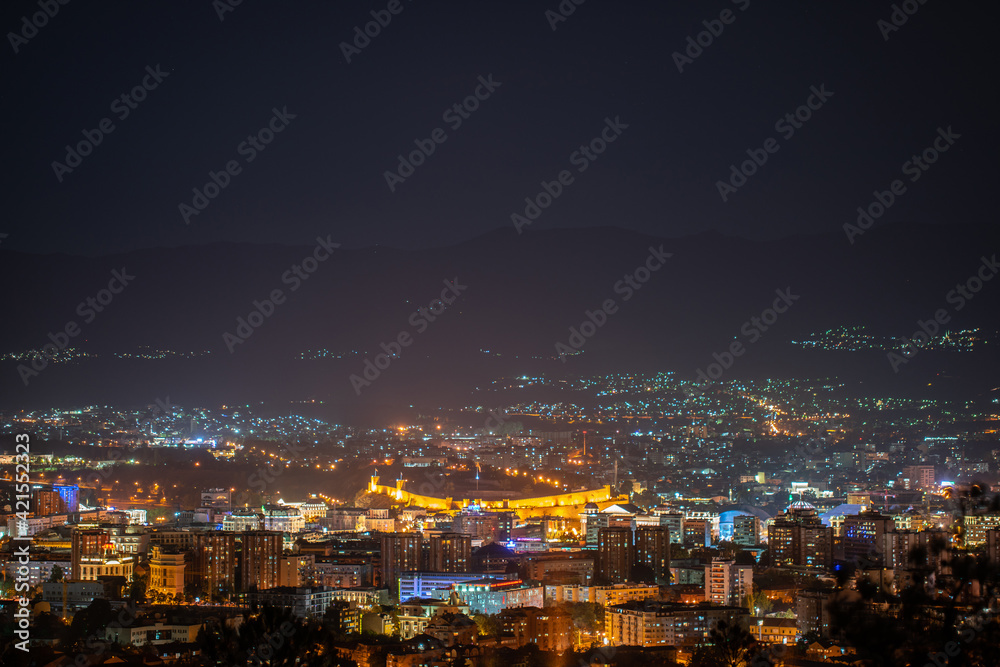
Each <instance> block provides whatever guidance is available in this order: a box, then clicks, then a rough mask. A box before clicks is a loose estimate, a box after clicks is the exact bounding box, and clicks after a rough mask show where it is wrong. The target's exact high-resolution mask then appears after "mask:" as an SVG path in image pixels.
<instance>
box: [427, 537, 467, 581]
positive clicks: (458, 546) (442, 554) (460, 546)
mask: <svg viewBox="0 0 1000 667" xmlns="http://www.w3.org/2000/svg"><path fill="white" fill-rule="evenodd" d="M471 555H472V538H471V537H470V536H468V535H463V534H461V533H442V534H440V535H433V536H432V537H431V539H430V553H429V555H428V568H427V569H428V570H430V571H431V572H468V571H469V568H470V562H469V561H470V558H471Z"/></svg>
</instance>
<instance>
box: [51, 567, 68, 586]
mask: <svg viewBox="0 0 1000 667" xmlns="http://www.w3.org/2000/svg"><path fill="white" fill-rule="evenodd" d="M65 576H66V575H65V574H64V573H63V569H62V568H61V567H59V566H58V565H54V566H53V567H52V574H50V575H49V581H48V583H50V584H55V583H58V582H60V581H62V580H63V578H64V577H65Z"/></svg>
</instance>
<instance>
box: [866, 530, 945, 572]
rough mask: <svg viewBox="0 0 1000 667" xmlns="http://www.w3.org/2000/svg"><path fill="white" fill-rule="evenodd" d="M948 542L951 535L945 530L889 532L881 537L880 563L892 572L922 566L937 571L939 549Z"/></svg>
mask: <svg viewBox="0 0 1000 667" xmlns="http://www.w3.org/2000/svg"><path fill="white" fill-rule="evenodd" d="M950 542H951V535H950V534H949V533H948V532H947V531H945V530H925V531H919V532H918V531H913V530H889V531H886V532H885V533H884V534H883V535H882V562H883V564H884V565H885V567H887V568H890V569H893V570H908V569H911V568H915V567H924V566H927V567H931V568H934V569H935V570H937V569H938V568H939V567H940V565H941V549H943V548H944V547H946V546H948V545H949V544H950ZM914 557H916V558H917V559H918V560H916V561H915V560H914Z"/></svg>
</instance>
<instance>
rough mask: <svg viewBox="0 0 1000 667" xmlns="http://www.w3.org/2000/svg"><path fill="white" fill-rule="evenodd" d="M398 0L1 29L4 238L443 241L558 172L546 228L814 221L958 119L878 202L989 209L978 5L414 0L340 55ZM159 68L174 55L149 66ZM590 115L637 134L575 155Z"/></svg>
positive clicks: (912, 213)
mask: <svg viewBox="0 0 1000 667" xmlns="http://www.w3.org/2000/svg"><path fill="white" fill-rule="evenodd" d="M52 2H55V0H52ZM388 4H389V3H387V2H371V3H368V2H318V1H317V2H282V3H276V2H271V3H264V2H260V1H258V0H244V1H243V2H242V3H241V4H239V5H237V6H235V7H233V8H231V9H232V11H225V12H222V15H223V18H222V20H220V11H221V10H220V9H219V7H221V6H224V0H220V2H216V3H214V4H213V3H212V2H211V1H210V0H198V1H189V2H184V3H177V2H141V3H139V2H101V3H85V2H82V1H79V0H77V1H75V2H70V3H69V4H66V5H59V6H58V13H57V14H56V15H55V16H54V17H52V18H50V19H48V21H47V25H44V26H43V27H41V28H40V29H38V30H37V34H35V35H34V36H33V37H31V38H30V39H28V40H27V41H26V42H24V41H22V40H20V39H16V38H15V40H14V41H16V42H17V51H18V52H17V53H14V47H13V46H12V44H11V40H12V38H11V35H10V34H7V36H6V39H5V44H4V46H3V51H4V55H3V56H2V62H3V64H2V70H0V71H2V77H3V87H2V91H3V104H2V114H3V120H4V127H5V130H6V131H5V137H6V139H5V142H4V160H3V161H2V165H3V166H2V169H3V183H4V191H5V193H6V197H5V207H4V208H5V215H4V216H3V217H4V222H3V224H2V228H0V232H3V233H5V234H7V237H6V238H4V239H3V245H4V247H5V249H16V250H21V251H28V252H64V253H75V254H81V253H82V254H92V255H96V254H105V253H109V252H118V251H124V250H130V249H136V248H146V247H157V246H179V245H189V244H204V243H211V242H218V241H239V242H253V243H282V244H309V243H312V242H313V239H315V237H316V235H317V234H323V235H327V234H332V235H333V238H334V240H336V241H339V242H341V243H342V244H344V246H345V247H364V246H370V245H374V244H380V245H388V246H393V247H398V248H408V249H413V248H429V247H437V246H443V245H452V244H454V243H457V242H460V241H462V240H466V239H469V238H473V237H476V236H479V235H482V234H484V233H486V232H489V231H490V230H494V229H497V228H503V227H507V228H510V227H511V226H512V223H511V214H512V213H521V214H523V212H524V208H525V202H524V199H525V197H529V196H530V197H534V196H535V195H536V194H537V193H538V192H539V191H540V190H541V185H540V182H541V181H542V180H545V181H553V180H555V179H557V177H558V174H559V172H560V171H562V170H570V171H571V172H572V174H573V176H574V179H573V182H572V184H570V185H568V186H566V187H565V189H564V191H563V193H562V195H561V196H560V197H559V198H558V199H557V201H555V202H554V203H553V204H552V205H551V206H550V207H549V208H548V209H547V210H545V211H544V212H543V214H542V215H541V216H540V217H539V218H538V220H537V221H536V222H534V223H533V225H532V227H533V228H535V229H549V228H563V227H565V228H574V227H591V226H618V227H623V228H627V229H633V230H637V231H640V232H644V233H650V234H655V235H660V236H668V237H670V236H681V235H687V234H692V233H699V232H704V231H709V230H718V231H721V232H723V233H726V234H731V235H741V236H747V237H751V238H765V239H767V238H777V237H783V236H789V235H795V234H819V233H830V232H836V231H838V230H839V229H840V227H841V226H842V225H843V224H844V223H845V222H851V221H852V220H854V218H855V217H856V214H854V211H855V210H856V208H857V207H858V206H860V205H867V204H868V203H870V202H871V201H872V199H873V196H872V192H873V190H875V189H879V190H885V189H887V188H888V187H889V185H890V183H891V181H892V180H894V179H896V178H907V177H906V176H902V167H903V163H904V162H906V161H907V160H908V159H910V157H911V156H912V155H913V154H915V153H919V152H921V151H923V150H924V149H925V148H926V147H928V146H930V145H932V142H933V141H934V139H935V138H936V137H937V136H938V128H939V127H941V128H945V129H947V128H948V127H949V126H950V127H951V128H952V131H953V132H954V133H955V134H958V135H960V137H961V138H960V139H957V140H955V143H954V146H953V147H951V148H950V150H949V151H948V152H947V153H944V154H942V155H941V156H940V159H939V160H938V161H937V162H936V163H935V164H934V165H932V166H931V167H930V168H929V170H928V171H927V172H926V173H922V174H921V178H920V179H919V180H918V181H916V182H912V183H910V182H909V181H907V185H908V187H907V191H906V193H905V194H904V195H902V196H901V197H899V198H898V201H896V202H895V204H894V205H893V206H892V207H891V209H890V211H889V213H888V215H886V216H885V218H884V219H883V220H882V222H884V221H899V220H903V221H913V222H926V223H939V224H946V225H947V224H959V223H966V222H969V223H982V222H986V221H989V220H992V219H993V215H992V209H993V204H994V194H993V185H994V183H995V180H996V176H997V165H996V160H997V157H996V156H997V153H996V146H997V124H996V121H995V115H996V106H997V105H996V101H997V96H996V76H995V73H996V65H997V62H998V58H997V53H996V46H995V44H996V32H995V31H996V26H997V25H998V22H997V18H998V17H997V14H996V11H997V10H996V8H995V6H993V5H990V6H989V8H988V9H987V7H986V6H985V5H983V4H976V3H965V2H950V3H945V2H928V3H926V4H923V5H920V4H918V3H917V2H916V1H913V2H912V3H904V4H906V5H907V8H909V9H911V10H912V9H913V8H917V10H916V12H915V13H914V14H913V15H912V16H907V20H906V22H905V24H903V25H901V26H900V27H899V29H898V30H892V31H889V30H888V29H887V28H883V29H880V27H879V25H878V22H879V21H880V20H883V21H889V20H890V17H891V14H892V13H893V6H892V5H891V3H888V2H886V3H883V2H836V3H834V2H824V3H817V2H809V3H790V2H785V3H764V2H760V1H759V0H750V1H749V2H748V1H747V0H739V2H730V1H728V0H717V1H716V2H699V3H658V2H657V3H654V2H602V1H600V0H590V1H589V2H584V3H583V4H581V5H579V6H577V5H575V4H573V3H572V2H570V0H566V1H565V2H563V3H562V6H563V7H564V8H568V7H573V8H575V9H574V11H573V13H572V14H571V15H569V16H568V17H566V20H564V21H559V22H557V23H556V29H555V30H553V29H552V26H551V21H553V19H551V18H550V17H551V15H550V17H547V16H546V11H547V10H549V11H553V12H555V11H558V8H559V6H560V5H559V3H558V2H556V0H551V1H549V2H509V1H508V2H469V3H455V2H449V3H442V2H429V1H423V0H415V1H413V2H410V1H408V0H402V1H401V3H400V5H399V6H400V7H401V11H400V12H399V13H398V14H395V15H390V16H391V22H389V24H388V25H387V26H385V27H384V28H381V29H380V32H379V34H377V36H375V37H373V38H371V39H370V42H369V43H368V45H367V46H365V47H364V48H362V49H360V52H359V53H356V52H355V53H352V54H351V62H350V63H348V62H347V61H346V58H345V55H344V52H343V47H342V46H341V43H344V42H346V43H350V42H352V40H353V39H354V37H355V26H362V27H363V26H364V24H366V23H368V22H371V21H373V18H372V16H371V14H370V12H372V11H377V12H385V11H386V8H387V5H388ZM680 4H682V6H677V5H680ZM226 6H228V5H226ZM723 10H728V11H729V12H730V13H727V14H726V15H725V17H726V18H729V19H730V21H731V22H730V23H729V24H722V23H714V24H710V25H711V26H713V27H715V28H716V29H718V27H720V26H721V27H722V28H723V30H722V34H720V35H718V36H715V37H713V40H712V43H711V44H710V45H709V46H707V47H704V48H703V50H702V52H701V54H700V55H698V56H697V57H696V58H694V59H693V62H689V63H686V64H684V66H683V72H679V71H678V67H677V65H676V63H675V58H674V56H673V54H674V53H675V52H682V53H683V52H684V50H685V49H686V48H687V47H688V42H687V38H688V37H689V36H690V37H697V36H698V33H699V32H703V31H705V30H706V27H705V26H704V25H703V24H702V22H703V21H713V20H716V19H718V18H719V17H720V14H721V13H722V12H723ZM38 11H40V10H39V9H38V6H37V4H36V3H33V2H9V3H4V6H3V10H2V13H0V25H2V26H3V30H4V32H5V33H10V32H12V31H16V32H21V31H22V30H23V26H22V17H23V16H25V15H30V14H34V13H36V12H38ZM986 12H990V13H986ZM385 16H387V14H384V13H383V18H384V17H385ZM883 32H885V33H886V34H888V39H885V38H884V36H883ZM702 39H703V40H704V41H707V35H705V36H703V38H702ZM147 67H149V68H150V70H153V71H155V70H156V68H157V67H158V68H159V69H160V71H162V72H165V73H166V76H165V77H161V78H162V80H161V81H159V82H158V83H156V79H154V78H150V76H149V75H148V73H147ZM479 77H483V78H484V79H488V78H489V77H492V81H495V82H498V83H499V86H497V87H495V89H494V90H493V91H492V92H491V93H490V94H489V96H488V97H487V98H486V99H484V100H482V101H480V102H479V108H478V109H476V110H475V111H474V112H472V113H471V114H469V117H468V118H467V119H463V120H462V124H461V126H460V127H457V128H454V129H453V126H454V122H448V121H447V120H446V119H445V118H443V113H444V112H445V111H446V110H447V109H449V108H450V107H452V106H453V105H454V104H456V103H460V102H461V101H462V100H463V99H465V98H467V97H468V96H470V95H473V94H474V91H475V90H476V87H477V86H479V85H480V84H479V81H478V79H479ZM144 78H145V80H146V81H147V83H149V84H153V83H155V88H154V89H152V90H150V91H148V92H146V93H145V94H146V97H145V99H144V100H143V101H142V102H139V103H137V104H135V106H136V108H134V109H127V108H126V107H125V105H124V103H123V102H120V101H119V102H117V103H116V102H115V100H116V99H119V98H120V97H121V95H122V94H123V93H128V92H129V91H130V90H132V89H133V88H134V87H135V86H137V85H140V84H141V83H142V82H143V80H144ZM813 86H815V87H816V88H817V89H820V87H825V90H826V91H829V92H830V93H832V95H831V96H830V97H829V98H828V99H827V100H826V101H825V102H824V103H823V104H822V106H821V107H820V108H818V109H816V110H815V111H813V112H812V117H811V118H810V119H809V120H808V121H806V122H805V123H803V124H802V126H801V127H800V128H799V129H796V130H795V132H794V134H793V135H792V136H790V137H787V134H788V133H787V132H780V131H776V128H775V123H776V121H778V120H779V119H781V118H783V117H784V116H785V114H786V113H789V112H792V113H794V112H795V110H796V108H797V107H799V106H801V105H803V104H805V103H806V102H807V99H808V98H809V96H810V94H811V92H810V88H811V87H813ZM483 90H484V89H482V88H480V91H481V92H483ZM144 92H145V91H144ZM113 105H114V106H113ZM274 109H277V110H279V111H282V110H285V109H287V113H288V114H290V115H291V116H294V118H290V119H288V120H287V121H286V122H287V127H284V128H283V129H282V131H281V132H280V133H278V134H277V135H276V136H275V137H274V139H273V141H272V142H271V143H270V144H268V145H267V146H266V147H264V149H263V150H261V151H258V152H257V154H256V155H255V157H254V160H253V161H252V162H248V161H247V157H248V155H249V154H250V153H251V151H249V149H247V148H244V151H243V152H242V153H241V152H240V149H239V147H240V144H241V143H242V142H244V141H245V140H246V139H247V137H248V135H251V134H256V133H257V132H258V131H259V130H260V129H261V128H264V127H266V126H267V124H268V122H269V121H271V119H272V118H273V116H274V111H273V110H274ZM126 110H127V111H128V116H127V117H125V118H121V116H122V115H123V114H124V113H125V111H126ZM454 117H455V116H452V118H454ZM105 118H109V119H110V122H111V123H113V124H114V130H113V131H112V132H111V133H110V134H106V135H104V136H103V137H102V139H101V143H100V145H98V146H96V147H95V148H94V149H93V152H92V153H91V154H90V155H88V156H86V157H84V158H82V160H81V162H80V164H79V166H77V167H75V168H74V169H73V170H72V172H64V173H61V174H60V175H59V176H61V179H62V180H61V182H60V180H59V178H57V175H56V173H55V170H54V168H53V164H52V163H53V162H54V161H59V162H63V163H64V162H65V161H66V148H65V147H66V145H67V144H74V145H75V144H77V143H78V142H80V141H81V140H82V139H83V131H84V130H88V131H90V130H94V129H95V128H98V127H99V126H100V123H101V121H102V119H105ZM606 118H609V119H611V120H614V119H620V123H623V124H625V125H627V129H623V130H621V136H619V137H617V139H616V141H615V142H614V143H612V144H610V145H608V147H607V149H606V150H605V152H604V153H602V154H601V155H599V156H596V157H597V159H596V160H594V161H593V162H591V163H590V164H588V168H587V169H586V171H583V172H579V171H578V170H577V169H578V168H577V166H575V165H574V164H573V163H571V154H572V153H573V152H574V151H576V150H577V149H578V148H579V147H580V146H581V145H582V144H586V143H589V142H590V141H591V140H592V139H594V138H595V137H597V136H599V134H600V132H601V131H602V129H603V128H604V127H605V122H606V121H605V119H606ZM436 128H441V129H442V130H443V133H444V135H445V136H446V140H445V141H444V142H443V143H440V144H438V145H436V147H435V151H434V153H433V154H432V155H430V156H429V157H428V158H427V159H426V161H425V163H424V164H422V165H421V166H419V167H418V168H416V170H415V172H414V173H413V175H411V176H409V177H408V178H406V179H405V182H402V183H396V184H395V191H391V190H390V188H389V186H388V185H387V183H386V178H385V175H384V173H385V172H386V171H387V170H392V169H396V168H397V166H398V158H397V155H399V154H400V153H409V152H410V151H412V150H414V148H415V146H414V141H415V140H426V139H427V138H428V137H430V136H431V135H432V133H433V132H434V130H435V129H436ZM768 138H774V139H775V140H776V141H777V145H778V146H779V148H778V150H777V152H775V153H773V154H769V155H768V161H767V163H766V164H764V165H763V166H761V167H760V168H759V169H758V170H757V173H755V174H753V175H752V176H751V177H749V178H748V179H747V182H746V184H745V185H743V186H741V187H740V188H739V189H738V190H737V191H736V192H735V193H730V195H729V196H728V201H726V202H723V201H722V198H721V196H720V193H719V191H718V189H717V185H716V182H717V181H719V180H722V179H727V178H728V177H729V175H730V165H731V164H733V163H737V164H738V163H740V162H742V161H744V160H746V159H747V155H746V151H747V150H748V149H752V150H757V149H761V147H762V146H763V144H764V142H765V141H766V140H767V139H768ZM230 160H236V161H237V163H238V165H237V166H238V167H239V170H240V171H239V173H238V174H236V175H235V176H233V177H232V178H231V180H230V182H229V184H228V186H227V187H226V188H225V189H223V190H222V191H221V192H220V193H219V194H218V196H216V197H215V198H214V199H212V200H211V201H210V202H209V205H208V206H207V207H206V208H205V209H204V210H203V211H201V212H200V213H199V214H198V215H196V216H189V220H190V224H185V221H184V218H183V217H182V214H181V212H180V211H179V205H180V204H182V203H186V204H189V205H190V204H191V203H192V199H193V197H194V195H193V193H192V188H196V187H198V188H201V187H203V186H204V185H205V183H206V182H208V181H209V171H215V172H219V171H221V170H224V169H225V167H226V164H227V162H229V161H230Z"/></svg>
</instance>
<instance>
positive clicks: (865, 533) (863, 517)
mask: <svg viewBox="0 0 1000 667" xmlns="http://www.w3.org/2000/svg"><path fill="white" fill-rule="evenodd" d="M894 529H895V522H894V521H893V519H892V517H891V516H884V515H882V514H880V513H879V512H878V511H877V510H872V511H870V512H861V513H860V514H849V515H847V516H845V517H844V523H843V524H842V525H841V528H840V535H841V543H842V544H843V546H844V558H845V559H846V560H848V561H851V562H852V563H858V562H861V561H862V560H871V561H881V560H882V550H883V548H884V544H883V536H884V535H885V534H886V533H887V532H889V531H892V530H894Z"/></svg>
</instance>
